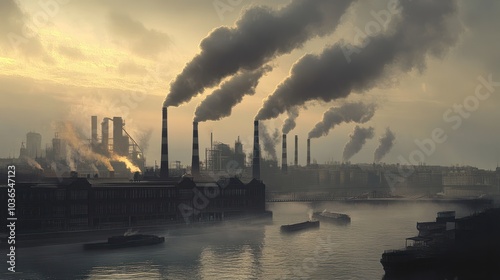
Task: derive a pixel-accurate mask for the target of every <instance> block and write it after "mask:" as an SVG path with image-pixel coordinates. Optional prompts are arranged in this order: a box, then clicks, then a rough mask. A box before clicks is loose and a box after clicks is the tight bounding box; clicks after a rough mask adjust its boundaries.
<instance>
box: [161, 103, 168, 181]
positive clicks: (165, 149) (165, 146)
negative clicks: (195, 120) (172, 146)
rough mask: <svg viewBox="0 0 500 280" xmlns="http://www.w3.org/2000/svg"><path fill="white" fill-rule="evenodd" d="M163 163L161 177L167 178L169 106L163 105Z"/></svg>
mask: <svg viewBox="0 0 500 280" xmlns="http://www.w3.org/2000/svg"><path fill="white" fill-rule="evenodd" d="M161 119H162V122H161V163H160V177H161V178H163V179H166V178H168V177H169V175H168V131H167V107H163V109H162V114H161Z"/></svg>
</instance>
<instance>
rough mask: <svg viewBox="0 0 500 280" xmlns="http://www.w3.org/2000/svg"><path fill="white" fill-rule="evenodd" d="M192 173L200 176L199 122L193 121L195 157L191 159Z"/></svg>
mask: <svg viewBox="0 0 500 280" xmlns="http://www.w3.org/2000/svg"><path fill="white" fill-rule="evenodd" d="M191 174H192V175H193V176H194V177H198V176H200V151H199V145H198V122H193V157H192V160H191Z"/></svg>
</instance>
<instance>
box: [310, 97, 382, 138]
mask: <svg viewBox="0 0 500 280" xmlns="http://www.w3.org/2000/svg"><path fill="white" fill-rule="evenodd" d="M375 108H376V107H375V104H364V103H361V102H351V103H345V104H343V105H341V106H340V107H331V108H330V109H328V111H326V112H325V113H324V114H323V120H321V121H320V122H319V123H317V124H316V125H315V126H314V128H313V129H312V130H311V131H310V132H309V136H308V138H319V137H321V136H326V135H328V132H330V129H332V128H334V127H335V126H336V125H339V124H341V123H349V122H355V123H365V122H367V121H369V120H370V119H371V118H372V117H373V115H374V114H375Z"/></svg>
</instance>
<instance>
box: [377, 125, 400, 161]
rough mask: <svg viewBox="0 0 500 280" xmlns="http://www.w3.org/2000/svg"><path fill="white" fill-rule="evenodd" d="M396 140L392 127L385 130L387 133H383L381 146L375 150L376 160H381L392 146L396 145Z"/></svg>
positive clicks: (380, 141) (380, 140)
mask: <svg viewBox="0 0 500 280" xmlns="http://www.w3.org/2000/svg"><path fill="white" fill-rule="evenodd" d="M395 140H396V136H395V135H394V133H393V132H392V131H391V129H390V128H389V127H388V128H386V130H385V134H384V135H382V137H380V139H379V143H380V144H379V146H378V147H377V149H376V150H375V154H374V156H373V157H374V159H373V160H374V162H380V160H382V158H383V157H384V156H385V155H386V154H387V153H388V152H389V151H390V150H391V149H392V146H394V141H395Z"/></svg>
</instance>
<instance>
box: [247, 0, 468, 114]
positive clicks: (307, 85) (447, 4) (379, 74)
mask: <svg viewBox="0 0 500 280" xmlns="http://www.w3.org/2000/svg"><path fill="white" fill-rule="evenodd" d="M399 6H400V8H401V12H400V15H394V16H393V17H394V19H393V20H391V22H390V26H389V28H388V32H386V33H385V34H381V35H376V36H375V37H372V38H367V39H366V40H369V42H368V43H365V44H364V47H362V46H353V45H350V44H347V43H345V42H344V41H341V42H339V43H337V44H335V45H333V46H330V47H327V48H325V49H324V50H323V52H322V53H321V54H319V55H313V54H308V55H305V56H304V57H302V58H301V59H300V60H299V61H298V62H297V63H295V64H294V66H293V68H292V70H291V74H290V76H289V77H288V78H287V79H285V80H284V81H283V82H282V83H281V84H279V85H278V87H277V88H276V90H275V91H274V93H272V94H271V95H270V96H269V97H268V98H267V99H266V100H265V102H264V105H263V107H262V108H261V109H260V111H259V112H258V113H257V116H256V119H257V120H266V119H271V118H275V117H277V116H278V115H279V114H281V113H284V112H285V111H286V110H287V109H288V108H291V107H294V106H300V105H302V104H304V103H305V102H307V101H310V100H322V101H325V102H328V101H332V100H335V99H338V98H343V97H346V96H348V95H349V94H350V93H351V92H353V91H355V92H363V91H367V90H370V89H372V88H373V87H375V86H377V84H379V83H381V82H384V81H386V80H387V79H388V78H391V76H392V77H393V75H391V74H395V73H397V72H409V71H412V70H413V69H417V70H420V71H423V70H424V69H425V66H426V58H427V56H430V55H432V56H434V57H441V56H443V55H444V54H445V53H446V52H447V51H448V49H449V48H450V46H452V45H454V44H455V42H456V41H457V39H458V35H459V33H460V31H461V25H460V24H459V23H458V17H457V3H456V1H454V0H443V1H430V0H425V1H411V0H401V1H400V4H399Z"/></svg>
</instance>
